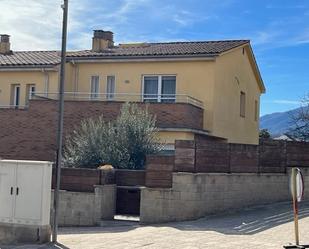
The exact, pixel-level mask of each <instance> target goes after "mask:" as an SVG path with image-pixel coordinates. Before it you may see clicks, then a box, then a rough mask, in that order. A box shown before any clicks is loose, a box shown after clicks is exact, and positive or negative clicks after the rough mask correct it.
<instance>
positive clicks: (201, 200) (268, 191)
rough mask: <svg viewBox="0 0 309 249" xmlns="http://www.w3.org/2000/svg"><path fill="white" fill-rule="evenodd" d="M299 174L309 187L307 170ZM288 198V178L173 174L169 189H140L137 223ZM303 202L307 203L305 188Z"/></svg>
mask: <svg viewBox="0 0 309 249" xmlns="http://www.w3.org/2000/svg"><path fill="white" fill-rule="evenodd" d="M303 174H304V176H305V177H304V178H305V185H306V186H309V169H308V168H307V169H303ZM290 198H291V197H290V191H289V175H288V174H278V173H276V174H255V173H243V174H240V173H238V174H236V173H235V174H226V173H173V186H172V188H170V189H164V188H160V189H159V188H143V189H142V192H141V217H140V220H141V222H142V223H158V222H169V221H182V220H191V219H197V218H200V217H203V216H205V215H208V214H213V213H218V212H224V211H231V210H235V209H240V208H242V207H247V206H252V205H260V204H266V203H274V202H278V201H286V200H290ZM305 198H306V199H309V189H308V188H307V190H306V193H305Z"/></svg>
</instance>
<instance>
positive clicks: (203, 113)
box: [0, 30, 265, 144]
mask: <svg viewBox="0 0 309 249" xmlns="http://www.w3.org/2000/svg"><path fill="white" fill-rule="evenodd" d="M59 64H60V53H59V52H58V51H11V50H10V41H9V36H8V35H2V36H1V43H0V106H2V107H14V108H17V107H18V108H22V107H23V106H27V104H28V100H29V99H31V98H32V97H33V95H36V96H35V98H37V97H38V96H40V97H44V98H51V99H57V91H58V82H59V71H60V70H59ZM65 91H66V92H67V93H66V95H65V98H66V100H76V101H85V100H87V101H116V102H117V101H133V102H159V103H169V105H168V107H166V106H165V107H164V108H175V112H179V113H180V114H181V115H180V116H179V117H180V118H183V116H184V115H186V114H187V118H188V119H191V122H192V123H195V124H196V125H192V127H190V126H186V127H185V128H184V127H182V125H175V126H174V127H173V125H172V123H170V125H168V126H166V127H160V131H161V132H160V136H161V137H162V139H163V140H165V141H167V142H168V143H171V144H172V143H173V142H174V140H175V139H192V138H193V137H194V135H195V134H204V135H209V136H215V137H221V138H226V139H228V141H229V142H232V143H246V144H257V143H258V134H259V106H260V95H261V94H262V93H264V92H265V87H264V84H263V81H262V78H261V75H260V72H259V69H258V66H257V64H256V61H255V58H254V54H253V52H252V48H251V46H250V41H248V40H226V41H197V42H167V43H136V44H119V45H117V46H115V45H114V41H113V33H112V32H110V31H102V30H95V31H94V36H93V40H92V49H91V50H83V51H72V52H67V63H66V79H65ZM178 103H184V104H186V105H187V107H186V108H185V109H184V108H182V109H179V108H178V109H177V107H176V106H177V104H178ZM150 105H151V104H150ZM183 112H187V113H183ZM160 115H164V110H161V111H160ZM162 119H164V117H163V118H162ZM187 121H188V120H186V122H187ZM189 121H190V120H189ZM189 121H188V122H189ZM176 123H178V124H179V120H177V122H176ZM198 124H200V125H198Z"/></svg>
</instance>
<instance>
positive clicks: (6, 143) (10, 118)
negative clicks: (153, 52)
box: [0, 100, 203, 161]
mask: <svg viewBox="0 0 309 249" xmlns="http://www.w3.org/2000/svg"><path fill="white" fill-rule="evenodd" d="M122 104H123V103H122V102H99V101H66V102H65V110H64V134H65V135H67V134H69V132H71V131H72V129H73V128H74V126H78V125H79V124H80V122H81V121H82V120H83V119H87V118H90V117H97V116H100V115H102V114H103V117H104V119H105V120H113V119H115V118H116V117H117V116H118V114H119V110H120V108H121V105H122ZM139 105H140V106H142V107H145V106H146V105H145V104H143V103H139ZM148 110H149V112H150V113H152V114H155V115H156V118H157V126H158V127H160V128H192V129H202V128H203V110H202V109H201V108H198V107H195V106H193V105H190V104H182V103H173V104H168V103H151V104H149V105H148ZM57 111H58V105H57V102H56V101H47V100H33V101H30V106H29V109H27V110H14V109H0V157H2V158H7V159H31V160H49V161H55V151H56V131H57Z"/></svg>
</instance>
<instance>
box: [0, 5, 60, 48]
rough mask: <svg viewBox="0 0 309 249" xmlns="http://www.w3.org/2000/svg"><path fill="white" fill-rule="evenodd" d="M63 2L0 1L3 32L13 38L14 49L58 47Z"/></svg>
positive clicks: (1, 28)
mask: <svg viewBox="0 0 309 249" xmlns="http://www.w3.org/2000/svg"><path fill="white" fill-rule="evenodd" d="M60 4H61V1H54V2H52V1H50V0H40V1H35V0H19V1H5V0H0V9H1V15H0V32H1V33H6V34H9V35H11V44H12V49H13V50H44V49H56V48H58V47H59V42H60V34H61V8H60Z"/></svg>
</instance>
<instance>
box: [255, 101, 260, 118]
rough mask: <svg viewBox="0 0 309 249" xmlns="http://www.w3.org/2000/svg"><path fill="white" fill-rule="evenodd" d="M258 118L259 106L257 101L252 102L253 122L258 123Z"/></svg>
mask: <svg viewBox="0 0 309 249" xmlns="http://www.w3.org/2000/svg"><path fill="white" fill-rule="evenodd" d="M258 118H259V105H258V101H257V100H255V101H254V120H255V121H258Z"/></svg>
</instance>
